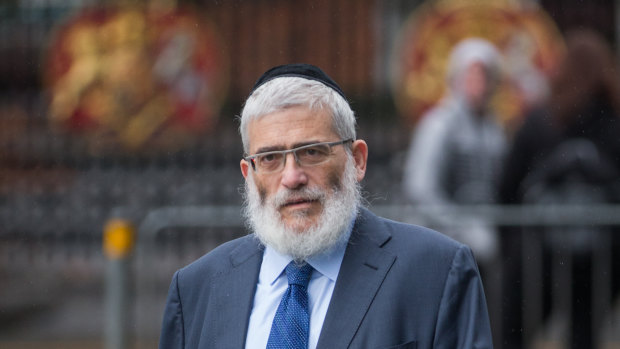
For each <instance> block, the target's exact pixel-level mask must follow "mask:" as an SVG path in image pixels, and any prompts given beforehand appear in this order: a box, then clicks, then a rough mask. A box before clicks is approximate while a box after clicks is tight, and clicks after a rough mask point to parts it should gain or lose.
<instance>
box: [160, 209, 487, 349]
mask: <svg viewBox="0 0 620 349" xmlns="http://www.w3.org/2000/svg"><path fill="white" fill-rule="evenodd" d="M262 257H263V247H262V246H261V245H260V244H259V242H258V240H257V239H256V238H254V237H253V236H251V235H250V236H245V237H242V238H240V239H237V240H233V241H230V242H227V243H225V244H223V245H221V246H219V247H218V248H216V249H214V250H213V251H211V252H210V253H208V254H206V255H205V256H203V257H201V258H200V259H198V260H197V261H195V262H194V263H192V264H190V265H189V266H186V267H185V268H183V269H180V270H179V271H177V272H176V273H175V274H174V277H173V279H172V283H171V285H170V291H169V293H168V301H167V303H166V308H165V314H164V319H163V326H162V332H161V338H160V343H159V347H160V348H161V349H172V348H175V349H176V348H243V347H244V344H245V338H246V333H247V327H248V321H249V316H250V312H251V310H252V301H253V299H254V292H255V289H256V282H257V279H258V273H259V269H260V265H261V261H262ZM250 344H251V343H250ZM491 347H492V344H491V330H490V326H489V319H488V313H487V307H486V302H485V298H484V292H483V289H482V284H481V280H480V275H479V273H478V268H477V266H476V263H475V261H474V258H473V256H472V253H471V251H470V249H469V248H468V247H467V246H465V245H462V244H460V243H458V242H455V241H453V240H451V239H449V238H447V237H445V236H444V235H441V234H439V233H437V232H434V231H432V230H429V229H426V228H422V227H417V226H412V225H408V224H402V223H398V222H394V221H390V220H387V219H383V218H380V217H377V216H375V215H374V214H372V213H371V212H369V211H367V210H365V209H363V210H362V212H361V214H360V216H359V217H358V218H357V220H356V222H355V226H354V228H353V231H352V233H351V238H350V240H349V244H348V246H347V249H346V252H345V255H344V259H343V261H342V266H341V268H340V273H339V274H338V280H337V281H336V285H335V288H334V293H333V296H332V299H331V302H330V305H329V308H328V310H327V315H326V317H325V322H324V324H323V328H322V331H321V335H320V337H319V342H318V348H336V349H340V348H449V349H455V348H491Z"/></svg>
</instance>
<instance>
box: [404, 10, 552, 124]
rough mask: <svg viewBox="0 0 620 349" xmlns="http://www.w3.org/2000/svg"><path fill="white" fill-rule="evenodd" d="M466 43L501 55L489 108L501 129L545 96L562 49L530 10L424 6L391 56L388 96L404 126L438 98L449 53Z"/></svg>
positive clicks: (541, 16)
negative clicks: (480, 42)
mask: <svg viewBox="0 0 620 349" xmlns="http://www.w3.org/2000/svg"><path fill="white" fill-rule="evenodd" d="M467 37H480V38H484V39H487V40H489V41H490V42H492V43H494V44H495V45H496V46H497V47H498V49H499V50H500V51H501V52H502V53H503V55H504V60H505V61H504V69H503V70H504V71H503V75H504V79H503V81H502V84H501V86H500V87H499V89H498V91H497V92H496V95H495V96H494V98H493V101H492V104H493V106H494V107H495V110H496V112H497V115H498V116H500V117H501V118H502V121H503V122H505V123H510V122H511V121H513V120H515V119H518V118H519V117H520V116H521V115H522V114H523V113H524V111H525V110H526V109H527V108H529V107H531V106H532V105H533V104H535V103H537V102H539V101H538V99H539V98H540V97H542V96H544V93H545V91H544V89H545V85H544V84H545V80H546V78H547V76H548V75H549V74H550V73H551V70H552V68H553V67H554V66H555V65H556V64H557V62H558V60H559V57H560V55H561V52H562V50H563V47H564V46H563V41H562V38H561V36H560V34H559V32H558V30H557V28H556V27H555V25H554V24H553V23H552V22H551V20H550V19H549V18H548V17H547V16H546V14H545V13H544V12H542V10H540V9H539V8H538V7H536V6H535V5H533V4H529V3H528V4H527V5H519V4H517V3H516V2H514V1H501V0H495V1H493V0H487V1H463V0H438V1H429V2H427V3H425V4H423V5H422V6H420V9H419V10H417V11H416V12H415V13H414V14H412V15H411V17H410V19H409V20H408V21H407V23H406V24H405V26H404V28H403V30H402V32H401V37H400V39H399V42H398V44H397V46H396V47H397V49H396V52H395V56H394V58H395V60H394V65H393V67H394V71H393V74H392V75H393V79H392V82H393V83H392V87H393V92H394V96H395V98H396V103H397V106H398V109H399V111H400V114H401V115H402V116H403V117H405V118H406V119H407V120H408V121H409V122H411V123H414V122H415V121H416V120H417V118H418V117H419V116H421V114H422V113H423V112H424V111H425V110H427V109H428V108H429V107H431V106H432V105H433V104H435V103H436V102H437V101H438V100H439V99H440V98H441V97H442V96H443V94H444V93H445V87H446V83H445V82H446V80H445V71H446V68H447V63H448V58H449V56H450V52H451V50H452V47H453V46H454V45H455V44H456V43H458V42H459V41H461V40H462V39H465V38H467Z"/></svg>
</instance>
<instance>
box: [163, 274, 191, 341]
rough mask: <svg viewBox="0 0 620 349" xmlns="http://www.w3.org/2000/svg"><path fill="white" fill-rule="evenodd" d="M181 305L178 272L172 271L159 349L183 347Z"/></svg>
mask: <svg viewBox="0 0 620 349" xmlns="http://www.w3.org/2000/svg"><path fill="white" fill-rule="evenodd" d="M183 326H184V324H183V306H182V304H181V297H180V296H179V272H178V271H177V272H176V273H174V276H173V277H172V282H171V283H170V289H169V290H168V299H167V300H166V307H165V309H164V319H163V322H162V327H161V334H160V337H159V349H181V348H184V347H185V336H184V328H183Z"/></svg>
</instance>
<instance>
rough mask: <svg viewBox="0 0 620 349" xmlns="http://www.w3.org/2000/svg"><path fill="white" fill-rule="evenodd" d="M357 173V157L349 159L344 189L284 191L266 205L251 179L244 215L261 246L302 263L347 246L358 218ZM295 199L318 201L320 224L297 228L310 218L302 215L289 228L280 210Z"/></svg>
mask: <svg viewBox="0 0 620 349" xmlns="http://www.w3.org/2000/svg"><path fill="white" fill-rule="evenodd" d="M356 171H357V170H356V168H355V163H354V161H353V157H352V156H347V163H346V165H345V170H344V173H343V176H342V178H341V182H340V188H331V190H329V192H326V191H324V190H323V189H320V188H316V187H314V188H309V187H303V188H302V189H299V190H290V189H283V190H280V191H279V192H277V193H276V194H275V195H272V196H271V197H267V198H266V200H265V203H264V204H263V203H261V198H260V194H259V193H258V189H257V187H256V184H255V183H254V179H253V177H252V176H253V173H252V174H250V175H249V176H247V178H246V182H245V195H244V206H243V215H244V217H245V218H246V222H247V224H248V225H249V227H250V229H251V230H252V231H253V232H254V234H255V236H256V237H258V239H259V240H260V241H261V243H263V244H264V245H266V246H270V247H271V248H273V249H274V250H276V251H277V252H279V253H281V254H284V255H288V256H291V257H293V259H295V260H297V261H302V260H305V259H307V258H309V257H312V256H316V255H318V254H321V253H324V252H327V251H329V250H330V249H331V248H332V247H334V246H336V245H338V244H339V243H341V242H342V243H344V241H343V240H344V239H345V237H346V236H347V233H348V231H347V228H348V227H349V224H350V223H351V222H352V220H353V219H354V218H355V217H356V216H357V213H358V210H359V204H360V201H361V189H360V185H359V183H358V182H357V178H356ZM291 197H295V198H299V197H303V198H308V199H314V200H318V201H319V202H320V203H321V206H322V207H323V211H322V212H321V215H320V216H319V219H318V222H317V223H316V224H314V225H313V226H311V227H310V228H308V229H305V230H302V231H300V229H299V228H298V229H296V228H295V227H296V226H299V225H301V224H302V223H303V221H304V220H306V219H308V218H307V216H306V214H305V213H304V212H300V213H299V214H298V215H297V216H296V217H295V218H296V220H297V221H296V222H294V223H293V224H292V227H290V226H288V227H287V226H286V225H285V224H284V222H283V221H282V216H281V215H280V212H279V211H278V207H280V206H281V205H282V204H283V203H285V202H286V201H287V200H288V199H289V198H291Z"/></svg>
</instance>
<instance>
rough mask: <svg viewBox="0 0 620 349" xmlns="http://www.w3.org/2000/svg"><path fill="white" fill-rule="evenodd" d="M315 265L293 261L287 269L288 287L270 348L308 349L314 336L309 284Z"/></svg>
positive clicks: (270, 339) (268, 348) (281, 304)
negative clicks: (309, 302)
mask: <svg viewBox="0 0 620 349" xmlns="http://www.w3.org/2000/svg"><path fill="white" fill-rule="evenodd" d="M310 274H312V266H310V264H308V263H306V264H304V265H303V266H299V265H297V264H295V262H290V263H289V264H288V265H287V266H286V277H287V278H288V288H287V289H286V292H285V293H284V295H283V296H282V300H281V301H280V305H279V306H278V310H277V311H276V316H275V317H274V318H273V323H272V324H271V332H270V333H269V341H268V342H267V349H293V348H295V349H302V348H303V349H307V348H308V334H309V333H310V312H309V311H308V291H307V287H308V281H309V280H310Z"/></svg>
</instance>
